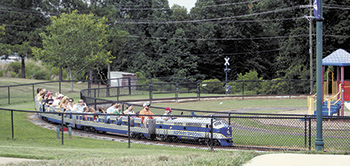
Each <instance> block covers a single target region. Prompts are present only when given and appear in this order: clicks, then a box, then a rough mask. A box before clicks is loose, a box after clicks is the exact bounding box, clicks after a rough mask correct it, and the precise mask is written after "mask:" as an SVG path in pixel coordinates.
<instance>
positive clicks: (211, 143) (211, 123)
mask: <svg viewBox="0 0 350 166" xmlns="http://www.w3.org/2000/svg"><path fill="white" fill-rule="evenodd" d="M213 129H214V127H213V116H212V117H211V119H210V150H211V151H214V147H213Z"/></svg>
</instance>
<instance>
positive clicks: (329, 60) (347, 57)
mask: <svg viewBox="0 0 350 166" xmlns="http://www.w3.org/2000/svg"><path fill="white" fill-rule="evenodd" d="M322 65H324V66H350V53H348V52H347V51H345V50H343V49H338V50H336V51H334V52H332V53H331V54H330V55H328V56H327V57H325V58H323V59H322Z"/></svg>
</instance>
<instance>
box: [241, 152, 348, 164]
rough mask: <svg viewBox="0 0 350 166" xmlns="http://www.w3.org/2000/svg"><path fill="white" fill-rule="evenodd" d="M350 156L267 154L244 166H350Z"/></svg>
mask: <svg viewBox="0 0 350 166" xmlns="http://www.w3.org/2000/svg"><path fill="white" fill-rule="evenodd" d="M349 165H350V155H322V154H288V153H283V154H266V155H261V156H257V157H255V158H253V159H252V160H250V161H249V162H248V163H246V164H244V165H243V166H349Z"/></svg>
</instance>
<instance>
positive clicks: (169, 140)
mask: <svg viewBox="0 0 350 166" xmlns="http://www.w3.org/2000/svg"><path fill="white" fill-rule="evenodd" d="M165 141H166V142H173V138H172V137H169V136H167V137H165Z"/></svg>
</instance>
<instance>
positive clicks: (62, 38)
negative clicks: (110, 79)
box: [32, 10, 112, 90]
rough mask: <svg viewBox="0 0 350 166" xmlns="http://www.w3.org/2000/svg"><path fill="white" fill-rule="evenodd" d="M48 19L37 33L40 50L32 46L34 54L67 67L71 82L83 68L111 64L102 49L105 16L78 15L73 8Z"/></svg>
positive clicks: (91, 68) (105, 40)
mask: <svg viewBox="0 0 350 166" xmlns="http://www.w3.org/2000/svg"><path fill="white" fill-rule="evenodd" d="M51 21H52V23H51V25H49V26H48V27H47V28H46V31H47V33H40V36H41V37H42V39H43V49H40V48H36V47H34V48H32V50H33V54H34V55H35V57H37V58H40V59H42V60H43V61H44V62H46V63H50V64H53V65H57V66H63V67H65V68H67V69H68V72H69V75H70V80H71V81H72V80H74V78H75V76H76V75H77V74H78V73H79V72H81V71H83V70H93V69H95V68H96V67H97V66H99V65H107V64H108V63H110V60H111V59H112V56H111V54H110V52H108V51H107V50H106V49H105V46H106V45H107V39H108V33H107V27H108V26H107V25H106V24H105V23H106V21H107V19H106V18H96V17H94V15H93V14H88V15H86V14H78V11H77V10H75V11H73V12H72V13H70V14H62V15H61V17H60V18H58V17H56V16H53V17H51ZM71 90H73V82H71Z"/></svg>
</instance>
